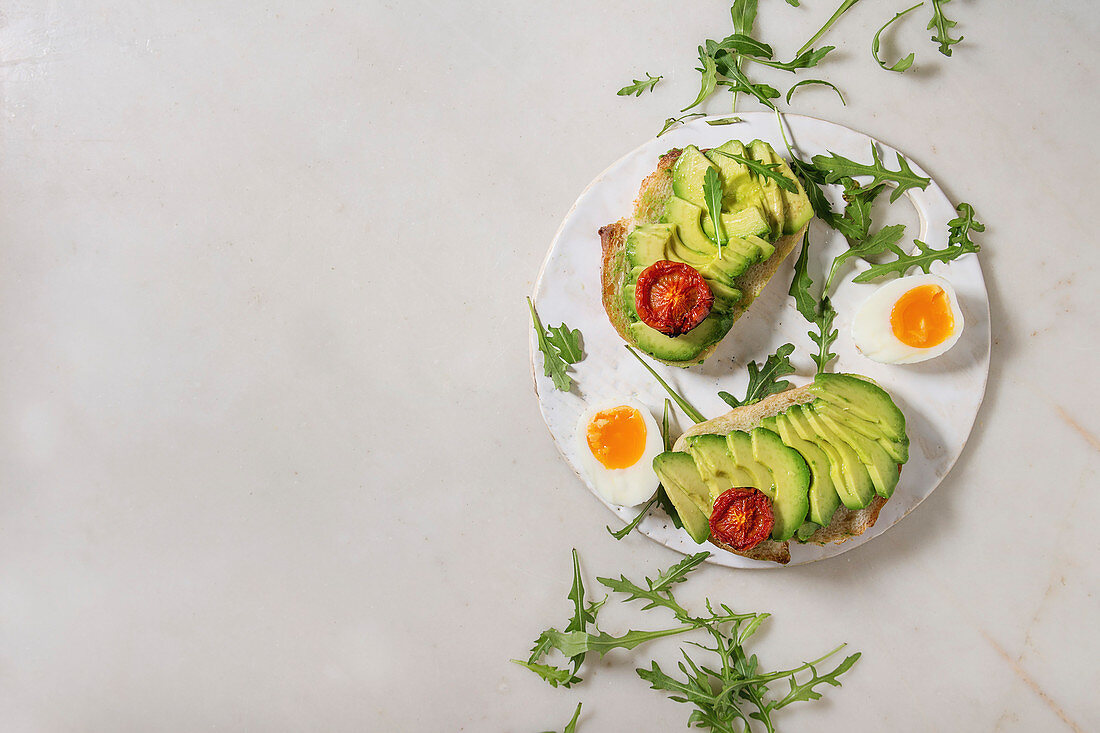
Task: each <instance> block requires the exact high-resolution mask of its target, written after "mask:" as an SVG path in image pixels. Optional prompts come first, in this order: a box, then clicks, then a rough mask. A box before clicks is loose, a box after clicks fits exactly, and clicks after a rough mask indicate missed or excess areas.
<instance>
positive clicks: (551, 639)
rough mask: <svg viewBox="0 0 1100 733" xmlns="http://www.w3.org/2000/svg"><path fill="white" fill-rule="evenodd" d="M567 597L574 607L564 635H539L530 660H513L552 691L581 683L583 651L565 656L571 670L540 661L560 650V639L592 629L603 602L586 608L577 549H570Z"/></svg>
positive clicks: (558, 633)
mask: <svg viewBox="0 0 1100 733" xmlns="http://www.w3.org/2000/svg"><path fill="white" fill-rule="evenodd" d="M566 597H567V598H568V599H569V600H570V601H571V602H572V603H573V616H572V617H571V618H570V619H569V625H568V626H566V627H565V631H564V632H561V631H558V630H557V629H552V628H551V629H547V630H546V631H544V632H542V633H541V634H539V638H538V639H536V640H535V645H534V647H532V648H531V656H530V657H529V658H528V659H527V661H526V662H524V661H522V660H519V659H513V660H512V661H513V662H515V663H516V664H518V665H520V666H521V667H526V668H527V669H529V670H531V671H532V672H534V673H535V674H537V675H538V676H539V677H542V678H543V679H544V680H546V681H547V682H548V683H549V684H550V686H551V687H558V686H559V685H560V686H562V687H565V688H569V687H572V686H573V685H574V684H575V683H577V682H580V681H581V678H580V677H578V676H577V672H578V671H579V670H580V667H581V664H582V663H583V662H584V657H585V651H586V650H575V649H570V653H568V654H565V656H566V657H568V658H569V661H570V662H572V664H573V669H572V670H569V669H565V668H562V667H555V666H554V665H551V664H543V663H542V661H541V660H542V658H543V657H544V656H545V655H546V654H547V653H548V652H550V651H551V650H552V649H559V650H560V649H561V648H562V645H561V643H560V642H559V639H560V637H561V636H563V635H572V634H584V633H586V632H587V630H588V626H589V624H591V625H592V626H593V627H595V625H596V613H597V612H598V611H599V609H600V607H601V606H602V605H603V604H604V601H598V602H596V603H590V604H588V605H585V598H584V579H583V578H582V577H581V567H580V560H579V558H578V556H577V549H576V548H573V584H572V585H571V586H570V588H569V594H568V596H566ZM563 653H564V652H563Z"/></svg>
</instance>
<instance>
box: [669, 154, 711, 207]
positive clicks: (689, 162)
mask: <svg viewBox="0 0 1100 733" xmlns="http://www.w3.org/2000/svg"><path fill="white" fill-rule="evenodd" d="M714 167H715V165H714V163H711V162H710V160H708V159H707V156H705V155H703V154H702V153H701V152H699V148H697V147H695V146H694V145H688V146H687V147H686V148H684V149H683V151H682V152H681V153H680V157H679V158H677V159H676V162H675V163H673V165H672V193H673V194H674V195H676V196H679V197H680V198H682V199H684V200H685V201H687V202H689V203H692V204H695V205H696V206H699V207H702V208H706V205H707V204H706V199H705V198H704V197H703V178H704V177H705V176H706V173H707V168H714Z"/></svg>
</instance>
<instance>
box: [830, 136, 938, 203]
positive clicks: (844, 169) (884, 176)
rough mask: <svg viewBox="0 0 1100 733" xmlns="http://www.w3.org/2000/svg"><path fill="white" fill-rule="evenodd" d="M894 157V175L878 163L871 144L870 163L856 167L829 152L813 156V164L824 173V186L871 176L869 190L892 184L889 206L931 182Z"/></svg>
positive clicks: (854, 163) (851, 161)
mask: <svg viewBox="0 0 1100 733" xmlns="http://www.w3.org/2000/svg"><path fill="white" fill-rule="evenodd" d="M896 155H897V162H898V169H897V170H896V171H892V170H890V169H889V168H887V167H886V165H885V164H884V163H883V162H882V158H881V157H880V156H879V152H878V148H877V147H876V146H875V144H874V143H871V163H857V162H855V161H854V160H849V159H848V158H845V157H844V156H842V155H837V154H836V153H833V152H832V151H829V155H815V156H814V157H813V164H814V167H815V168H817V169H818V170H821V171H824V172H825V182H826V183H837V182H840V181H841V179H844V178H854V177H855V176H871V178H872V179H873V180H872V181H871V184H870V187H872V188H873V187H875V186H878V185H879V184H880V183H893V184H895V185H896V188H895V189H894V190H893V192H892V193H891V194H890V203H893V202H894V201H897V199H898V197H899V196H901V195H902V194H903V193H905V192H906V191H908V190H909V189H911V188H920V189H924V188H927V187H928V184H929V183H931V182H932V181H931V179H929V178H925V177H924V176H918V175H917V174H916V173H914V172H913V169H912V168H910V167H909V161H907V160H906V159H905V158H903V157H902V155H901V153H897V154H896Z"/></svg>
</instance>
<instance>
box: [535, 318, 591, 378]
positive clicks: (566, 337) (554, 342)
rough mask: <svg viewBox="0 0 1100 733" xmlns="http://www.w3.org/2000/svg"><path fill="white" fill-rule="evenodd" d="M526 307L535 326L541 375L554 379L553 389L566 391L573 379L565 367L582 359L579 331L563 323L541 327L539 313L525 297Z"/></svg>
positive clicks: (582, 351) (582, 350)
mask: <svg viewBox="0 0 1100 733" xmlns="http://www.w3.org/2000/svg"><path fill="white" fill-rule="evenodd" d="M527 307H528V308H530V309H531V322H532V323H533V325H534V327H535V336H536V338H537V339H538V344H539V351H541V352H542V369H543V375H544V376H547V377H550V378H551V379H553V380H554V388H555V389H560V390H561V391H562V392H568V391H569V388H570V387H571V386H572V384H573V380H572V378H571V377H570V376H569V374H568V373H567V369H568V368H569V365H570V364H576V363H577V362H579V361H581V360H582V359H584V349H583V348H582V347H581V332H580V331H579V330H577V329H575V328H574V329H572V330H570V329H569V327H568V326H566V325H565V324H564V323H561V324H559V325H557V326H551V327H550V328H549V329H546V328H543V325H542V321H541V320H540V319H539V314H538V313H537V312H536V311H535V304H534V303H532V302H531V299H530V298H528V299H527Z"/></svg>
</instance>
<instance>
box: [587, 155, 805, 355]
mask: <svg viewBox="0 0 1100 733" xmlns="http://www.w3.org/2000/svg"><path fill="white" fill-rule="evenodd" d="M682 152H683V151H682V150H680V149H678V148H673V149H672V150H670V151H668V152H667V153H665V154H664V155H662V156H661V157H660V159H659V160H658V161H657V169H656V170H655V171H653V173H650V174H649V175H648V176H646V177H645V179H644V180H643V181H642V185H641V187H640V188H639V189H638V196H637V198H635V199H634V215H633V217H627V218H623V219H619V220H618V221H616V222H613V223H611V224H607V225H606V226H602V227H600V229H599V234H600V246H601V248H602V250H603V258H602V263H601V268H600V286H601V299H602V301H603V308H604V311H606V312H607V317H608V320H610V321H611V325H612V326H614V327H615V331H616V332H617V333H618V334H619V336H620V337H622V339H623V340H624V341H626V342H627V343H628V344H630V345H631V346H637V343H636V342H635V341H634V339H633V338H631V336H630V333H629V331H628V330H627V327H628V326H629V325H630V318H629V317H628V316H627V307H626V305H625V304H624V303H623V302H622V286H623V282H624V280H625V279H626V238H627V236H628V235H629V234H630V232H631V231H632V230H633V229H634V227H636V226H638V225H639V224H653V223H656V222H657V221H658V220H659V219H660V218H661V215H662V214H663V213H664V209H665V204H666V203H667V202H668V199H669V197H670V196H672V166H673V164H675V163H676V160H677V159H678V158H679V157H680V154H681V153H682ZM809 226H810V225H809V223H807V224H806V226H804V227H802V228H801V229H800V230H798V231H797V232H795V233H794V234H787V235H784V236H782V237H780V238H779V239H777V240H776V241H775V252H773V253H772V256H771V257H769V258H768V259H766V260H764V261H763V262H757V263H756V264H755V265H752V266H751V267H749V269H747V270H745V272H743V273H741V275H739V276H738V277H737V279H736V280H735V282H734V286H735V287H736V288H737V289H738V290H740V291H741V300H740V301H739V302H738V303H737V310H736V311H735V312H734V313H733V314H732V318H733V323H736V322H737V319H739V318H740V317H741V316H742V315H744V313H745V311H747V310H748V309H749V306H751V305H752V303H753V301H754V300H756V297H757V296H758V295H760V292H761V291H762V290H763V289H764V286H765V285H767V283H768V280H770V279H771V277H772V276H773V275H774V274H775V273H776V271H777V270H778V269H779V266H780V265H781V264H782V263H783V260H785V259H786V258H787V256H788V255H789V254H790V253H791V252H792V251H793V250H794V248H795V247H797V246H798V243H799V242H801V241H802V238H803V237H804V236H805V234H806V230H807V228H809ZM731 330H732V328H731ZM727 335H728V334H727ZM719 343H720V342H719ZM717 348H718V344H717V343H716V344H712V345H711V346H709V347H707V348H706V349H705V350H703V351H702V352H700V353H699V354H698V355H697V356H696V357H695V358H693V359H691V360H689V361H667V360H665V359H657V361H660V362H662V363H664V364H668V365H670V366H680V367H683V366H690V365H692V364H699V363H702V362H703V361H705V360H706V358H707V357H708V356H710V355H711V354H712V353H714V350H715V349H717ZM653 358H656V357H653Z"/></svg>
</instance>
